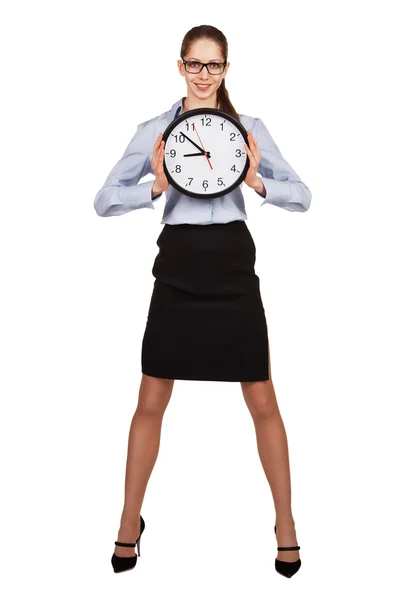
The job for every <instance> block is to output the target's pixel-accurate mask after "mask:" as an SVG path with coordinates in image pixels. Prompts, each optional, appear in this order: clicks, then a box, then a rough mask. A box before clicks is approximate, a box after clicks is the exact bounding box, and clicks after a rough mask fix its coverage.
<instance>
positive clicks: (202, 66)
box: [181, 57, 228, 75]
mask: <svg viewBox="0 0 400 600" xmlns="http://www.w3.org/2000/svg"><path fill="white" fill-rule="evenodd" d="M181 58H182V57H181ZM182 62H183V65H184V67H185V71H186V72H187V73H190V74H191V75H199V73H201V72H202V70H203V69H204V67H206V69H207V71H208V73H209V74H210V75H222V73H223V72H224V71H225V67H226V65H227V62H228V61H226V60H225V61H224V62H222V63H221V62H219V61H216V60H212V61H211V62H209V63H202V62H200V61H199V60H184V59H183V58H182ZM187 62H197V63H199V65H201V69H200V71H198V72H197V73H193V72H191V71H188V70H187V68H186V63H187ZM216 62H218V64H220V65H223V66H224V68H223V69H222V71H221V73H210V70H209V68H208V65H212V64H213V63H216Z"/></svg>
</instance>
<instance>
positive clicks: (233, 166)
mask: <svg viewBox="0 0 400 600" xmlns="http://www.w3.org/2000/svg"><path fill="white" fill-rule="evenodd" d="M231 171H235V172H236V171H237V168H236V167H235V165H232V167H231ZM238 173H239V171H238Z"/></svg>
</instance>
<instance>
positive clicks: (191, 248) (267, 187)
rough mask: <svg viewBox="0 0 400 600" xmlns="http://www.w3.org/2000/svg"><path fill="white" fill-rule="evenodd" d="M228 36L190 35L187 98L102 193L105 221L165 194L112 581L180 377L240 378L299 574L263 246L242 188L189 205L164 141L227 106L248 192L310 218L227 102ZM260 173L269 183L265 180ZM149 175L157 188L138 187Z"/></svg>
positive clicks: (268, 148) (128, 552) (259, 131)
mask: <svg viewBox="0 0 400 600" xmlns="http://www.w3.org/2000/svg"><path fill="white" fill-rule="evenodd" d="M227 54H228V46H227V41H226V38H225V36H224V35H223V33H222V32H221V31H219V30H218V29H216V28H215V27H212V26H208V25H202V26H199V27H194V28H192V29H191V30H190V31H188V33H187V34H186V35H185V37H184V39H183V42H182V46H181V58H182V60H178V69H179V73H180V75H182V77H184V78H185V81H186V85H187V95H186V96H185V97H184V98H181V99H180V100H179V101H177V102H176V103H175V104H174V105H173V106H172V108H171V109H170V110H169V111H166V112H165V113H162V114H161V115H159V116H157V117H155V118H153V119H150V120H149V121H145V122H144V123H141V124H140V125H139V126H138V129H137V132H136V133H135V135H134V137H133V138H132V140H131V142H130V143H129V145H128V147H127V149H126V150H125V153H124V155H123V157H122V158H121V159H120V161H118V163H117V164H116V165H115V167H114V168H113V169H112V171H111V173H110V174H109V176H108V177H107V180H106V182H105V183H104V185H103V187H102V188H101V190H100V191H99V192H98V193H97V195H96V198H95V201H94V206H95V209H96V212H97V214H98V215H100V216H113V215H114V216H115V215H122V214H125V213H127V212H129V211H131V210H136V209H138V208H152V209H154V205H153V201H155V200H157V199H159V198H160V196H161V194H162V193H163V192H166V204H165V210H164V215H163V219H162V221H161V223H162V224H164V228H163V230H162V232H161V234H160V236H159V238H158V240H157V245H158V246H159V253H158V255H157V256H156V259H155V261H154V267H153V271H152V273H153V275H154V277H155V278H156V281H155V282H154V289H153V294H152V298H151V302H150V308H149V313H148V318H147V324H146V330H145V333H144V336H143V342H142V380H141V385H140V391H139V399H138V406H137V409H136V412H135V414H134V416H133V419H132V424H131V428H130V434H129V444H128V456H127V465H126V478H125V503H124V507H123V512H122V516H121V522H120V528H119V532H118V539H117V541H116V542H115V544H116V546H115V549H114V553H113V555H112V565H113V568H114V571H115V572H120V571H125V570H128V569H132V568H133V567H134V566H135V565H136V561H137V555H136V553H135V550H134V549H133V548H134V547H135V546H136V545H137V546H138V553H139V556H140V537H141V535H142V532H143V530H144V520H143V518H142V516H141V514H140V510H141V506H142V502H143V498H144V494H145V490H146V486H147V483H148V480H149V477H150V474H151V472H152V469H153V467H154V464H155V461H156V458H157V454H158V450H159V443H160V435H161V425H162V419H163V415H164V411H165V409H166V407H167V405H168V402H169V400H170V398H171V394H172V389H173V384H174V380H175V379H192V380H208V381H238V382H240V384H241V389H242V393H243V397H244V400H245V402H246V404H247V406H248V409H249V411H250V413H251V416H252V418H253V420H254V425H255V431H256V437H257V445H258V451H259V456H260V459H261V462H262V466H263V469H264V472H265V475H266V477H267V479H268V482H269V485H270V488H271V492H272V496H273V499H274V505H275V512H276V526H275V533H276V536H277V542H278V555H277V557H276V559H275V568H276V570H277V571H278V572H279V573H281V574H282V575H285V576H286V577H291V576H292V575H293V574H294V573H296V572H297V571H298V569H299V568H300V564H301V561H300V557H299V552H298V550H299V548H300V547H299V546H298V545H297V539H296V531H295V523H294V519H293V516H292V510H291V487H290V471H289V458H288V447H287V439H286V432H285V428H284V425H283V422H282V419H281V416H280V412H279V408H278V405H277V401H276V397H275V392H274V387H273V384H272V379H271V364H270V357H269V344H268V331H267V323H266V319H265V313H264V308H263V304H262V300H261V296H260V290H259V279H258V276H257V275H256V274H255V271H254V264H255V254H256V251H255V245H254V242H253V239H252V236H251V234H250V232H249V230H248V229H247V226H246V224H245V220H246V219H247V215H246V212H245V207H244V202H243V194H242V192H241V186H242V185H243V182H242V184H241V185H240V186H238V187H237V188H236V189H235V190H234V191H233V192H231V193H229V194H227V195H225V196H223V197H220V198H214V199H212V200H206V201H204V200H202V199H195V198H189V197H188V196H185V195H183V194H180V193H179V192H178V191H177V190H176V189H175V188H173V187H172V186H170V185H169V183H168V180H167V178H166V175H165V172H164V168H163V161H164V142H163V140H162V134H163V132H164V130H165V129H166V127H167V126H168V125H169V123H170V122H171V121H172V120H173V119H174V118H176V117H177V116H178V115H179V114H180V112H186V111H188V110H191V109H196V108H219V109H220V110H222V111H224V112H227V113H229V114H231V115H232V116H234V117H235V118H236V119H237V120H239V121H240V122H241V123H242V124H243V125H244V127H245V128H246V131H247V134H248V142H249V145H248V146H247V145H246V144H244V147H245V150H246V152H247V155H248V157H249V160H250V167H249V169H248V172H247V175H246V178H245V179H244V183H245V184H247V185H248V186H249V187H251V188H252V189H254V190H255V191H256V192H257V193H258V194H259V196H261V197H262V198H263V199H264V200H263V202H262V205H263V204H266V203H270V204H274V205H276V206H280V207H282V208H284V209H286V210H289V211H306V210H307V209H308V208H309V205H310V201H311V193H310V190H309V188H308V187H307V186H306V185H305V184H304V183H303V182H302V181H301V180H300V178H299V176H298V175H297V174H296V173H295V171H294V170H293V169H292V168H291V167H290V165H289V164H288V163H287V162H286V161H285V160H284V158H283V157H282V155H281V153H280V151H279V149H278V147H277V146H276V144H275V142H274V141H273V139H272V138H271V135H270V134H269V132H268V130H267V128H266V127H265V125H264V124H263V122H262V121H261V119H258V118H253V117H250V116H247V115H242V114H240V115H239V114H238V113H237V112H236V111H235V109H234V107H233V105H232V103H231V102H230V100H229V94H228V92H227V90H226V87H225V77H226V74H227V72H228V69H229V64H230V63H229V62H227ZM257 172H260V173H261V177H259V176H258V175H257ZM147 173H153V174H154V175H155V180H153V181H146V182H144V183H141V184H139V183H138V182H139V180H140V179H141V178H142V177H143V176H144V175H146V174H147Z"/></svg>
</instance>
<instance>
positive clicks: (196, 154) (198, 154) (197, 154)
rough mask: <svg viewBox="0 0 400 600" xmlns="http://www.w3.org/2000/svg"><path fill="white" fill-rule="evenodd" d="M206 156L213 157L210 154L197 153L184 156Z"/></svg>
mask: <svg viewBox="0 0 400 600" xmlns="http://www.w3.org/2000/svg"><path fill="white" fill-rule="evenodd" d="M204 154H206V155H207V156H208V157H210V156H211V154H210V153H209V152H195V153H194V154H184V155H183V156H204Z"/></svg>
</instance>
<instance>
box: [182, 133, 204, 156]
mask: <svg viewBox="0 0 400 600" xmlns="http://www.w3.org/2000/svg"><path fill="white" fill-rule="evenodd" d="M179 133H180V134H181V135H183V137H185V138H186V139H187V140H189V142H190V143H191V144H193V146H196V148H197V149H198V150H200V151H201V154H202V155H204V154H206V151H205V150H203V148H201V147H200V146H198V145H197V144H196V142H194V141H193V140H191V139H190V137H188V136H187V135H186V133H183V131H180V132H179Z"/></svg>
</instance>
